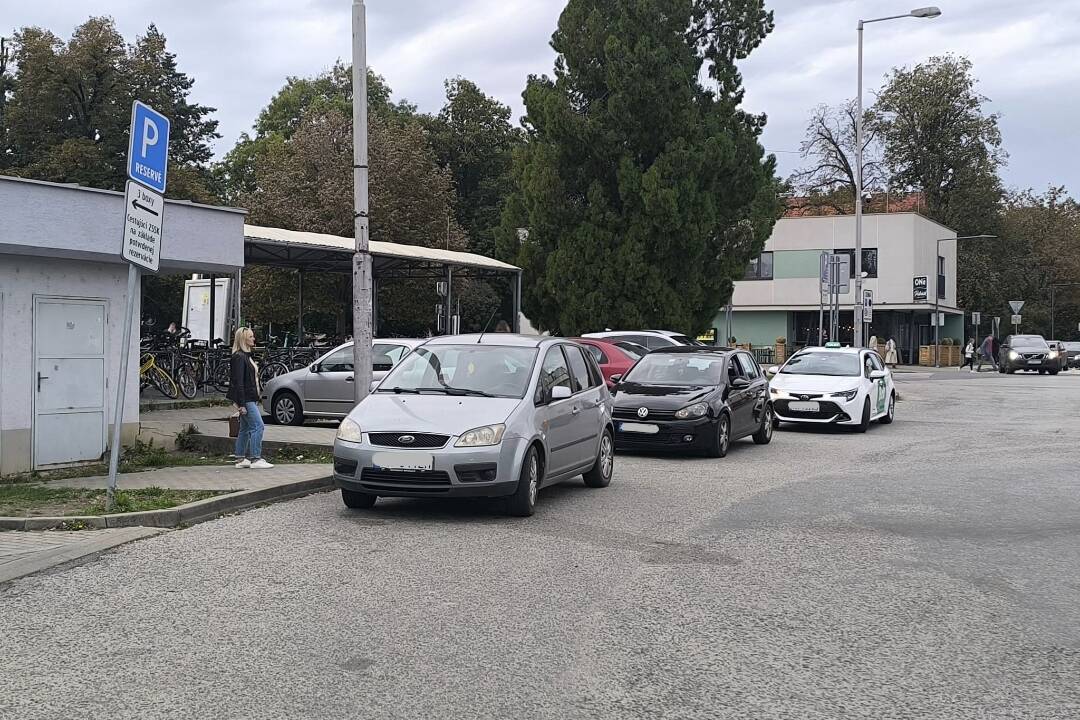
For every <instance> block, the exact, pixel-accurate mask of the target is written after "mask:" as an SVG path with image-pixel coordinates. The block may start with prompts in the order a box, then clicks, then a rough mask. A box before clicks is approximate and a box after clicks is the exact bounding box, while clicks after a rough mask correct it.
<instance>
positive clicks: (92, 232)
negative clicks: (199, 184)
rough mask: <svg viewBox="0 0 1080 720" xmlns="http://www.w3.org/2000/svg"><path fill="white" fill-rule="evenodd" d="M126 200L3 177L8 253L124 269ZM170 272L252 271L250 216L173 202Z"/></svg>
mask: <svg viewBox="0 0 1080 720" xmlns="http://www.w3.org/2000/svg"><path fill="white" fill-rule="evenodd" d="M123 208H124V194H123V193H117V192H110V191H107V190H94V189H90V188H82V187H78V186H68V185H58V184H55V183H43V182H36V181H32V180H22V179H19V178H10V177H3V176H0V218H3V221H2V222H0V253H9V254H32V255H46V256H50V257H63V258H73V259H83V260H93V261H98V262H113V263H120V262H121V259H120V250H121V240H122V238H123V225H124V212H123ZM161 244H162V249H161V269H162V270H163V271H164V272H170V271H171V272H178V271H189V272H211V271H221V272H226V273H228V272H235V270H236V268H238V267H243V265H244V213H243V211H240V210H235V209H231V208H213V207H208V206H203V205H194V204H192V203H189V202H179V201H174V200H168V201H166V203H165V214H164V234H163V236H162V240H161Z"/></svg>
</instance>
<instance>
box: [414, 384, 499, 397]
mask: <svg viewBox="0 0 1080 720" xmlns="http://www.w3.org/2000/svg"><path fill="white" fill-rule="evenodd" d="M414 392H436V393H442V394H443V395H476V396H477V397H496V396H495V395H492V394H491V393H487V392H484V391H483V390H473V389H471V388H458V387H452V386H450V385H446V386H444V387H422V388H417V389H416V390H415V391H414Z"/></svg>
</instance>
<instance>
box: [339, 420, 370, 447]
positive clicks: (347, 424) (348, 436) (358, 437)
mask: <svg viewBox="0 0 1080 720" xmlns="http://www.w3.org/2000/svg"><path fill="white" fill-rule="evenodd" d="M337 436H338V440H344V441H345V442H354V443H358V442H361V441H362V440H363V439H364V434H363V433H362V432H361V431H360V423H358V422H356V421H355V420H353V419H352V418H345V419H344V420H342V421H341V425H339V426H338V429H337Z"/></svg>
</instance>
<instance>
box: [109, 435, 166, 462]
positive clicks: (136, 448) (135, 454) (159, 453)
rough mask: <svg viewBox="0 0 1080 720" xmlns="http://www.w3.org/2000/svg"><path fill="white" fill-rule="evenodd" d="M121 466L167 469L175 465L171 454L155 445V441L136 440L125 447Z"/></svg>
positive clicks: (121, 455) (121, 454)
mask: <svg viewBox="0 0 1080 720" xmlns="http://www.w3.org/2000/svg"><path fill="white" fill-rule="evenodd" d="M120 464H121V466H122V467H123V466H127V467H142V468H147V467H166V466H168V465H171V464H173V463H172V458H171V457H170V456H169V452H168V451H167V450H166V449H165V448H163V447H161V446H160V445H154V441H153V440H151V441H150V442H148V443H146V442H143V441H142V440H139V439H136V440H135V441H134V442H133V443H131V444H130V445H125V446H124V447H123V450H122V452H121V453H120Z"/></svg>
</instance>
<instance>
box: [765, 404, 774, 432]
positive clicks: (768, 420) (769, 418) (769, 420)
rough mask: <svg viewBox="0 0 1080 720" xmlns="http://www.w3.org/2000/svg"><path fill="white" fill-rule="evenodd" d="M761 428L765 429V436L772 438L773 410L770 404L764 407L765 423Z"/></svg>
mask: <svg viewBox="0 0 1080 720" xmlns="http://www.w3.org/2000/svg"><path fill="white" fill-rule="evenodd" d="M763 429H764V430H765V437H766V438H772V433H773V412H772V406H771V405H770V406H768V407H766V408H765V425H764V427H763Z"/></svg>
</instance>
